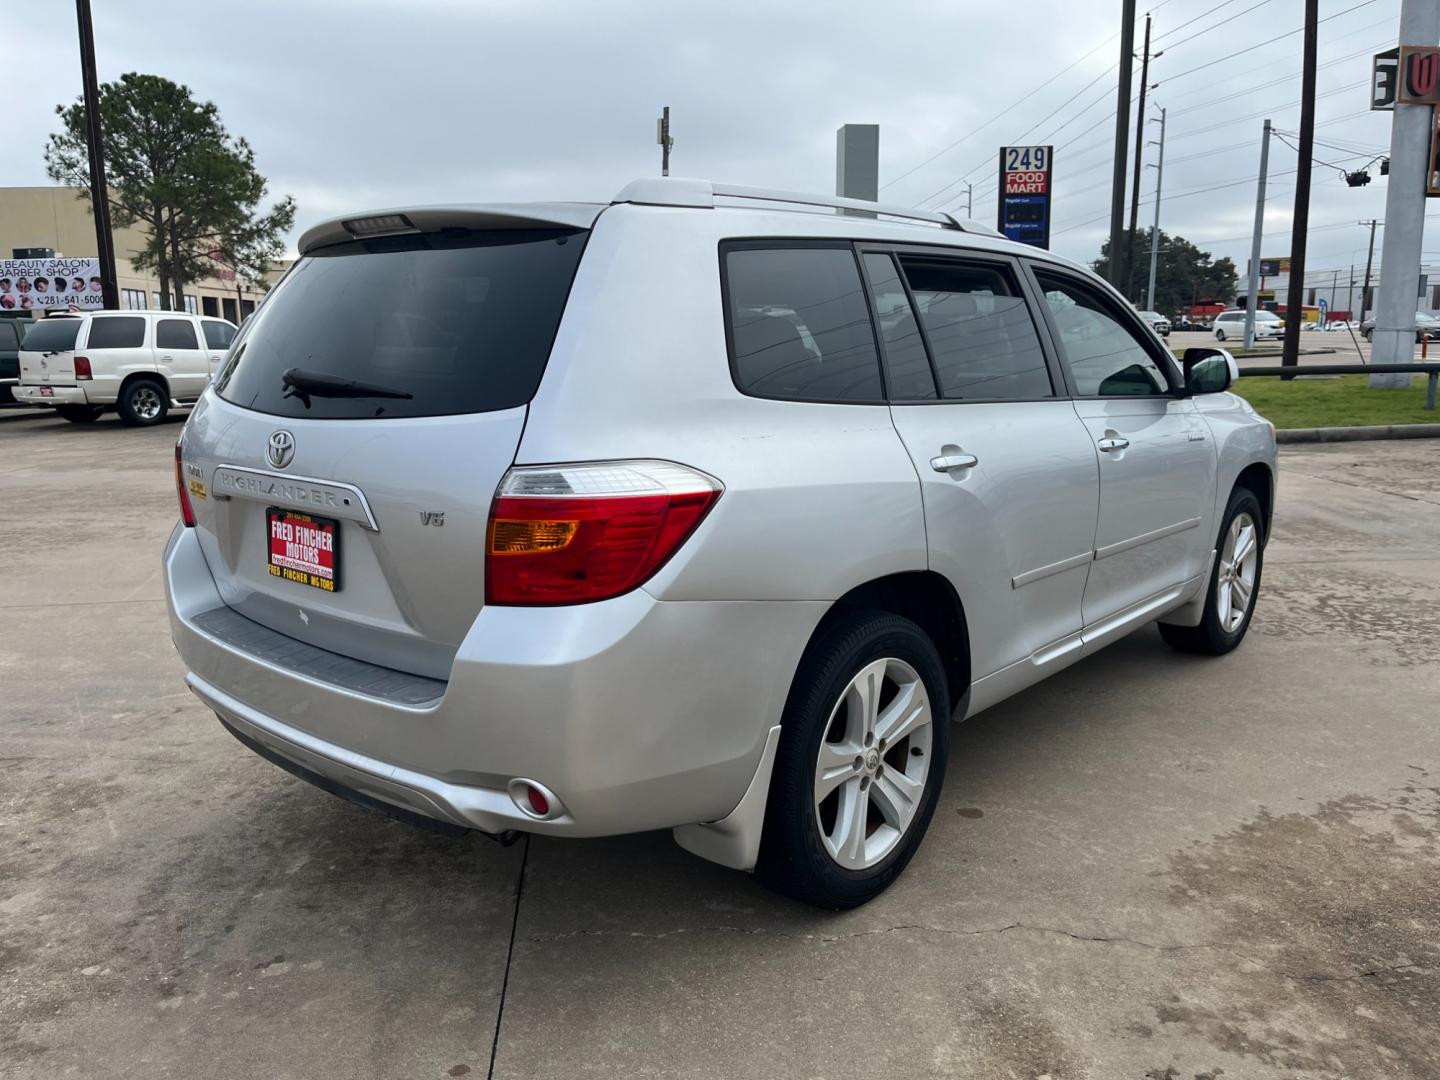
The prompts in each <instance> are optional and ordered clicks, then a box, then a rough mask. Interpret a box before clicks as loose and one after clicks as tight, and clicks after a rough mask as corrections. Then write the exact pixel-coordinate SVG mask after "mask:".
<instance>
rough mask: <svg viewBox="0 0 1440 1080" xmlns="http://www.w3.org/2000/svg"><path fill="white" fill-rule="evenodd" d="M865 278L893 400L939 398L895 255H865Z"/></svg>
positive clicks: (878, 253) (928, 358)
mask: <svg viewBox="0 0 1440 1080" xmlns="http://www.w3.org/2000/svg"><path fill="white" fill-rule="evenodd" d="M862 258H863V260H864V262H865V276H866V277H868V278H869V279H870V291H871V293H872V294H873V295H874V297H875V318H876V321H877V322H878V323H879V324H880V340H881V341H882V342H884V343H885V378H886V379H887V380H888V382H889V386H890V398H891V400H892V401H926V400H930V399H933V398H934V397H935V374H934V372H932V371H931V369H930V357H929V356H928V355H927V354H926V352H925V342H924V341H923V340H922V339H921V337H920V324H919V323H918V322H916V321H915V309H914V308H913V307H911V305H910V297H909V296H908V295H907V294H906V292H905V283H904V282H903V281H901V280H900V271H899V270H897V269H896V267H895V259H894V257H893V256H891V255H886V254H882V253H880V252H870V253H868V254H866V255H864V256H862Z"/></svg>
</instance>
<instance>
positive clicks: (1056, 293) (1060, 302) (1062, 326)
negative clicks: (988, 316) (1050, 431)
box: [1035, 269, 1168, 397]
mask: <svg viewBox="0 0 1440 1080" xmlns="http://www.w3.org/2000/svg"><path fill="white" fill-rule="evenodd" d="M1035 277H1036V278H1037V279H1038V280H1039V282H1040V288H1041V289H1042V290H1044V293H1045V303H1046V304H1047V305H1048V306H1049V308H1050V317H1051V318H1052V319H1053V320H1054V322H1055V327H1056V329H1057V330H1058V331H1059V332H1060V344H1061V347H1062V352H1063V354H1064V362H1065V364H1066V365H1067V366H1068V367H1069V369H1070V377H1071V378H1072V379H1074V380H1075V391H1076V393H1078V394H1080V395H1081V396H1083V397H1122V396H1128V395H1136V394H1163V393H1165V392H1166V390H1167V389H1168V383H1167V382H1166V380H1165V375H1164V373H1163V372H1162V371H1161V370H1160V366H1159V365H1158V364H1157V363H1156V362H1155V359H1154V358H1153V357H1152V356H1151V355H1150V352H1149V350H1148V349H1146V348H1145V346H1144V345H1143V344H1141V341H1140V338H1139V336H1138V334H1137V333H1136V332H1135V331H1134V330H1133V329H1131V328H1129V327H1127V326H1126V325H1124V324H1123V323H1122V322H1121V321H1120V319H1119V318H1118V317H1117V316H1116V314H1115V312H1114V311H1113V309H1112V308H1111V306H1110V305H1109V304H1107V303H1106V302H1105V301H1104V300H1103V299H1101V297H1100V296H1099V295H1098V294H1097V293H1096V292H1095V291H1094V290H1092V289H1090V288H1089V287H1087V286H1084V285H1081V284H1080V283H1079V282H1075V281H1070V280H1068V279H1065V278H1061V277H1059V276H1057V275H1054V274H1051V273H1048V272H1047V271H1044V270H1038V269H1037V270H1036V272H1035Z"/></svg>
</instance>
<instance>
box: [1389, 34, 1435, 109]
mask: <svg viewBox="0 0 1440 1080" xmlns="http://www.w3.org/2000/svg"><path fill="white" fill-rule="evenodd" d="M1396 100H1397V101H1399V102H1400V104H1402V105H1440V48H1435V47H1434V46H1425V45H1406V46H1403V47H1402V48H1401V49H1400V93H1399V95H1398V96H1397V98H1396Z"/></svg>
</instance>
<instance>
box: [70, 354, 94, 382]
mask: <svg viewBox="0 0 1440 1080" xmlns="http://www.w3.org/2000/svg"><path fill="white" fill-rule="evenodd" d="M94 377H95V376H94V375H92V374H90V358H89V357H88V356H77V357H75V378H76V379H93V378H94Z"/></svg>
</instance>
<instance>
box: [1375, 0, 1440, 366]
mask: <svg viewBox="0 0 1440 1080" xmlns="http://www.w3.org/2000/svg"><path fill="white" fill-rule="evenodd" d="M1436 42H1440V4H1437V3H1436V2H1435V0H1402V2H1401V4H1400V46H1401V56H1402V59H1403V58H1404V47H1405V46H1406V45H1430V46H1433V45H1435V44H1436ZM1432 70H1433V69H1432ZM1397 74H1398V75H1399V87H1400V89H1401V91H1402V93H1401V94H1400V95H1399V96H1398V97H1397V99H1396V102H1395V115H1394V116H1393V117H1392V119H1391V121H1390V183H1389V185H1388V187H1387V188H1386V191H1385V246H1384V248H1383V249H1382V250H1381V252H1380V294H1379V296H1377V297H1376V298H1375V332H1374V335H1373V336H1372V337H1371V339H1370V359H1371V360H1372V361H1373V362H1374V363H1377V364H1405V363H1409V362H1410V361H1411V360H1413V359H1414V358H1415V343H1414V342H1415V309H1416V307H1417V303H1418V302H1417V296H1418V293H1419V285H1420V248H1421V245H1422V240H1423V236H1424V231H1425V189H1426V186H1427V180H1428V176H1427V174H1428V173H1429V171H1430V163H1429V158H1430V123H1431V106H1429V105H1402V104H1401V103H1400V99H1401V98H1403V97H1404V96H1405V95H1404V93H1403V91H1404V89H1405V86H1406V82H1407V78H1406V75H1407V72H1406V71H1405V70H1404V69H1403V68H1402V70H1400V71H1399V72H1398V73H1397ZM1410 381H1411V380H1410V376H1409V375H1371V376H1370V385H1371V386H1373V387H1397V388H1398V387H1406V386H1409V385H1410Z"/></svg>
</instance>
